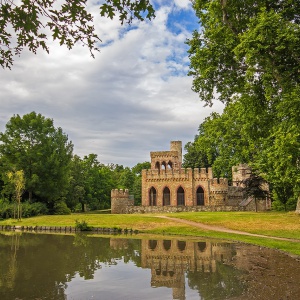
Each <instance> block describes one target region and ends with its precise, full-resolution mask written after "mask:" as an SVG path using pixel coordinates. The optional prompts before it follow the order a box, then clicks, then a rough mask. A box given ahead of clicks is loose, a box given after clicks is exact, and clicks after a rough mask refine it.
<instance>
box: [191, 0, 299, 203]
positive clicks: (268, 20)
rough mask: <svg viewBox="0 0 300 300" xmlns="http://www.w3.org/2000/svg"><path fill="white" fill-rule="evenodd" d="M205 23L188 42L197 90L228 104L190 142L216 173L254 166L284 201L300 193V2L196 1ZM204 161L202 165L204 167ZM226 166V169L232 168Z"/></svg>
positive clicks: (195, 154) (194, 154)
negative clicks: (242, 164)
mask: <svg viewBox="0 0 300 300" xmlns="http://www.w3.org/2000/svg"><path fill="white" fill-rule="evenodd" d="M193 6H194V9H195V11H196V14H197V16H198V17H199V19H200V23H201V32H197V31H195V32H194V34H193V38H192V39H190V40H189V41H188V42H187V43H188V45H189V46H190V49H189V55H190V62H191V63H190V68H191V69H190V73H189V74H190V75H191V76H193V90H194V91H195V92H197V93H198V94H199V96H200V98H201V100H203V101H204V102H205V103H206V105H212V104H213V101H214V100H215V99H219V100H221V101H222V102H223V103H225V105H226V106H225V109H224V112H223V114H222V115H219V116H216V115H211V116H210V118H209V119H207V120H205V121H204V122H203V123H202V124H201V125H200V127H199V135H197V137H196V138H195V141H194V143H192V144H191V145H192V146H191V145H188V146H187V147H188V155H186V164H191V165H192V164H194V161H196V162H197V160H198V159H199V157H200V159H201V163H202V165H203V162H204V161H205V159H207V160H208V163H209V164H211V165H212V167H213V170H214V173H215V174H216V175H217V176H220V175H222V176H223V175H224V174H226V172H229V167H231V165H234V164H236V163H248V164H249V165H251V166H253V167H255V169H256V170H258V172H259V173H260V174H263V175H262V176H263V177H264V179H265V180H267V181H268V182H270V184H271V185H272V187H273V195H274V196H275V195H276V197H277V199H278V200H280V201H281V202H282V203H283V204H284V203H287V201H289V199H292V198H293V199H294V198H297V196H298V195H299V193H300V177H299V176H300V172H299V171H300V170H299V168H300V164H299V157H300V127H299V124H300V119H299V113H298V112H299V110H300V86H299V85H300V77H299V62H300V56H299V55H300V18H299V15H300V4H299V3H298V2H297V3H295V1H291V0H284V1H279V0H276V1H271V0H260V1H256V0H255V1H254V0H247V1H226V0H221V1H206V0H196V1H194V2H193ZM197 163H198V162H197ZM226 166H227V168H228V169H227V171H226Z"/></svg>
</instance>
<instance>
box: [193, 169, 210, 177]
mask: <svg viewBox="0 0 300 300" xmlns="http://www.w3.org/2000/svg"><path fill="white" fill-rule="evenodd" d="M194 178H195V179H203V178H205V179H212V178H213V173H212V168H207V169H206V168H201V169H198V168H195V169H194Z"/></svg>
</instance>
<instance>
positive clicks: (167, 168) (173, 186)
mask: <svg viewBox="0 0 300 300" xmlns="http://www.w3.org/2000/svg"><path fill="white" fill-rule="evenodd" d="M150 157H151V169H150V170H143V171H142V205H141V206H138V207H137V206H133V205H131V204H130V205H129V206H128V207H125V206H126V205H125V203H126V201H125V200H124V197H120V195H119V194H116V190H113V191H115V192H114V194H113V191H112V213H150V212H178V211H244V210H255V203H254V200H253V199H252V198H247V199H245V197H244V194H243V191H242V181H243V180H245V179H246V178H248V177H249V176H250V174H251V170H250V168H249V167H248V166H247V165H244V164H240V165H238V166H235V167H232V173H233V174H232V175H233V176H232V177H233V185H232V186H229V185H228V179H227V178H214V177H213V172H212V168H208V169H206V168H201V169H197V168H196V169H191V168H187V169H184V168H182V143H181V141H172V142H171V145H170V151H157V152H150ZM121 196H122V195H121ZM113 198H114V200H113ZM117 199H120V204H118V201H119V200H117ZM122 199H123V200H122ZM121 203H122V204H121ZM257 203H258V205H257V207H258V210H267V209H270V200H269V199H266V200H260V201H258V202H257ZM117 211H118V212H117Z"/></svg>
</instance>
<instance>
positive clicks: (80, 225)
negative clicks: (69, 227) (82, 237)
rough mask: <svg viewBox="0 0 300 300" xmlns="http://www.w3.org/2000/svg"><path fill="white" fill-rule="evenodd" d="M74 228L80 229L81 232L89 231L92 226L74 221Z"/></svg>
mask: <svg viewBox="0 0 300 300" xmlns="http://www.w3.org/2000/svg"><path fill="white" fill-rule="evenodd" d="M75 228H77V229H80V230H81V231H91V230H92V228H93V227H92V226H89V225H88V223H87V222H86V221H78V220H75Z"/></svg>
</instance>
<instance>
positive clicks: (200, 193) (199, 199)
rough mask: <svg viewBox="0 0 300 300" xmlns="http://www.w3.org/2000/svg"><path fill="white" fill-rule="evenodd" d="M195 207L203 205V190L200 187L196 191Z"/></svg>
mask: <svg viewBox="0 0 300 300" xmlns="http://www.w3.org/2000/svg"><path fill="white" fill-rule="evenodd" d="M197 205H204V190H203V188H202V187H201V186H199V187H198V189H197Z"/></svg>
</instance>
